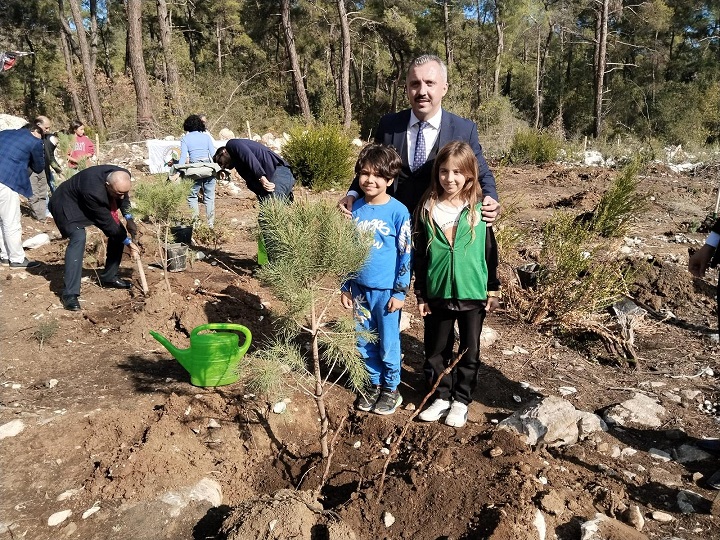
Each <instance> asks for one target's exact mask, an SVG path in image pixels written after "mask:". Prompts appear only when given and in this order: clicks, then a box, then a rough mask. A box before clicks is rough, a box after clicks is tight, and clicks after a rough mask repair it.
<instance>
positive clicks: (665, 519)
mask: <svg viewBox="0 0 720 540" xmlns="http://www.w3.org/2000/svg"><path fill="white" fill-rule="evenodd" d="M650 515H651V517H652V518H653V519H654V520H655V521H659V522H660V523H670V522H671V521H673V520H674V519H675V518H674V517H672V516H671V515H670V514H668V513H667V512H661V511H660V510H655V511H654V512H653V513H652V514H650Z"/></svg>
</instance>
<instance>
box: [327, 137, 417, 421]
mask: <svg viewBox="0 0 720 540" xmlns="http://www.w3.org/2000/svg"><path fill="white" fill-rule="evenodd" d="M401 167H402V160H401V159H400V156H399V155H398V154H397V152H396V151H395V149H394V148H392V147H389V146H384V145H381V144H369V145H367V146H366V147H365V148H363V150H362V151H361V152H360V156H359V157H358V159H357V163H356V164H355V174H356V175H357V176H358V179H359V182H360V186H361V187H362V190H363V194H364V196H363V197H362V198H360V199H358V200H357V201H355V202H354V204H353V207H352V219H353V220H354V221H355V223H356V225H357V227H358V229H360V230H364V231H370V232H372V234H373V244H372V247H371V248H370V254H369V256H368V258H367V260H366V261H365V264H364V265H363V267H362V269H361V270H360V271H359V272H358V274H357V276H354V277H353V278H352V279H350V280H348V281H346V282H345V283H344V284H343V286H342V296H341V303H342V305H343V307H345V308H347V309H351V308H353V309H354V310H355V313H354V315H355V320H356V321H357V325H358V327H360V328H362V329H364V330H371V331H373V332H374V333H375V334H377V341H376V342H369V341H367V340H365V339H360V340H359V343H358V349H359V351H360V355H361V356H362V357H363V359H364V360H365V366H366V368H367V371H368V374H369V376H370V384H371V386H370V388H369V389H364V390H363V391H361V392H360V394H359V395H358V400H357V403H356V407H357V408H358V409H359V410H361V411H373V412H375V413H376V414H381V415H388V414H392V413H394V412H395V410H396V409H397V407H398V406H399V405H400V404H401V403H402V396H401V395H400V392H399V391H398V386H399V384H400V363H401V354H400V312H401V310H402V307H403V305H404V304H405V295H406V294H407V291H408V287H409V286H410V265H411V257H412V228H411V226H410V212H408V209H407V208H406V207H405V205H403V204H402V203H401V202H400V201H398V200H397V199H394V198H393V197H391V196H390V195H389V194H388V187H389V186H391V185H392V183H393V182H394V181H395V179H396V178H397V176H398V174H399V173H400V169H401Z"/></svg>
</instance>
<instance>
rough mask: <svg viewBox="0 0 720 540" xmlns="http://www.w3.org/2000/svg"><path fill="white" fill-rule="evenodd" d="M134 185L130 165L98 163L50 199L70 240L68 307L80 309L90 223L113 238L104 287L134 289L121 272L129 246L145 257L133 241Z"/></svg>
mask: <svg viewBox="0 0 720 540" xmlns="http://www.w3.org/2000/svg"><path fill="white" fill-rule="evenodd" d="M131 187H132V184H131V181H130V172H129V171H127V170H126V169H123V168H121V167H116V166H114V165H96V166H93V167H88V168H87V169H84V170H82V171H80V172H78V173H77V174H75V175H74V176H73V177H72V178H70V179H69V180H66V181H65V182H63V183H62V184H60V186H58V188H57V189H56V190H55V193H54V194H53V196H52V197H51V199H50V212H52V215H53V217H54V218H55V224H56V225H57V228H58V230H59V231H60V234H62V237H63V238H68V239H69V240H70V242H69V243H68V246H67V248H66V250H65V274H64V277H63V279H64V289H63V291H62V296H61V298H62V303H63V306H64V307H65V309H67V310H69V311H78V310H80V309H81V307H80V302H79V297H80V280H81V278H82V263H83V256H84V254H85V240H86V238H87V233H86V231H85V228H86V227H88V226H89V225H95V226H96V227H97V228H99V229H100V230H101V231H102V232H103V233H105V236H107V238H108V243H107V255H106V258H105V270H104V272H102V273H101V274H100V280H99V282H100V286H101V287H103V288H113V289H130V288H131V287H132V283H131V282H129V281H127V280H124V279H120V278H119V277H118V275H117V273H118V270H119V269H120V261H121V259H122V254H123V250H124V248H125V246H127V247H129V248H130V250H131V253H132V255H133V257H139V256H140V248H139V247H138V246H137V245H136V244H135V243H134V242H133V239H134V238H135V236H136V235H137V226H136V225H135V222H134V221H133V218H132V215H131V214H130V198H129V197H128V193H129V192H130V188H131ZM119 212H122V214H123V216H124V218H125V224H126V225H125V226H123V224H122V223H121V221H120V216H119ZM126 227H127V228H126ZM128 233H130V236H129V237H128Z"/></svg>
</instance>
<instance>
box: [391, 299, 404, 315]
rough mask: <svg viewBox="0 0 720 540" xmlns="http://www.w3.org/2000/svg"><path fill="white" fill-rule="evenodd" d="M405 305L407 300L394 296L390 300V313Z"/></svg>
mask: <svg viewBox="0 0 720 540" xmlns="http://www.w3.org/2000/svg"><path fill="white" fill-rule="evenodd" d="M404 305H405V300H400V299H399V298H395V297H392V298H390V301H389V302H388V305H387V310H388V312H389V313H394V312H395V311H398V310H400V309H402V308H403V306H404Z"/></svg>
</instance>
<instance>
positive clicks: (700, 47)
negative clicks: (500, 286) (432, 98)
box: [0, 0, 720, 145]
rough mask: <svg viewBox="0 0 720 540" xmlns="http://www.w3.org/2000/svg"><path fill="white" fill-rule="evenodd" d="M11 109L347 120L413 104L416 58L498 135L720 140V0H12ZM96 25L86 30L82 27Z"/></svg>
mask: <svg viewBox="0 0 720 540" xmlns="http://www.w3.org/2000/svg"><path fill="white" fill-rule="evenodd" d="M0 13H2V17H0V47H2V48H4V49H5V50H20V51H28V52H32V53H34V54H32V55H30V56H25V57H22V58H19V59H18V63H17V65H16V67H15V68H13V69H12V70H10V71H8V72H6V73H3V74H2V75H0V109H1V110H2V111H3V112H7V113H11V114H18V115H23V116H26V117H32V116H34V115H36V114H46V115H48V116H49V117H51V118H52V119H53V120H54V122H55V127H56V128H61V127H63V126H65V125H67V124H68V122H69V120H71V119H73V118H79V119H81V120H83V121H85V122H86V123H87V124H88V126H89V127H90V128H91V130H94V131H96V132H98V133H100V135H101V137H102V138H103V139H106V140H112V141H134V140H138V138H147V137H153V136H164V135H166V134H168V133H173V134H179V132H181V124H182V119H183V118H184V116H186V115H187V114H191V113H204V114H206V115H207V116H208V119H209V124H210V128H211V131H214V132H217V131H218V130H219V129H220V128H222V127H229V128H231V129H233V130H234V131H235V132H236V133H237V134H242V133H245V126H246V122H249V123H250V124H251V126H252V129H253V131H255V132H260V133H262V132H263V131H266V130H273V131H276V132H277V131H282V130H285V129H288V128H289V127H290V126H292V125H296V124H298V123H309V122H314V121H320V122H323V123H338V124H340V125H343V126H345V127H346V128H348V129H350V130H351V131H354V132H355V133H357V134H359V135H361V136H362V137H363V138H367V137H368V136H369V135H370V132H371V129H372V128H373V126H375V125H376V123H377V120H378V118H379V116H380V115H382V114H384V113H386V112H388V111H391V110H397V109H400V108H403V107H405V106H406V100H405V97H404V89H403V84H404V76H405V72H406V69H407V65H408V62H409V61H410V60H411V59H412V58H413V57H414V56H416V55H418V54H421V53H434V54H437V55H438V56H440V57H441V58H443V59H445V60H446V62H447V64H448V66H449V80H450V91H449V92H448V95H447V96H446V98H445V100H444V106H445V108H447V109H449V110H451V111H453V112H455V113H457V114H460V115H462V116H466V117H469V118H472V119H473V120H475V121H476V122H477V123H478V125H479V128H480V132H481V139H482V140H483V143H484V144H485V145H487V144H488V142H489V141H488V139H490V140H500V139H506V140H509V138H510V137H511V136H512V134H511V132H512V131H513V130H515V129H517V128H518V127H520V126H523V125H526V126H529V127H531V128H537V129H546V130H550V131H552V132H553V133H556V134H558V135H562V136H564V137H566V138H569V139H572V138H578V137H582V136H584V135H589V136H593V137H595V138H597V139H599V140H610V141H615V140H620V138H622V139H626V138H630V139H634V140H639V141H648V140H653V141H659V142H662V143H671V144H685V145H704V144H717V142H718V140H719V139H720V76H719V75H720V0H648V1H642V0H624V1H623V0H594V1H593V0H544V1H540V0H494V1H492V0H467V1H458V0H435V1H418V0H384V1H381V0H367V1H364V2H362V1H360V2H356V1H348V0H312V1H309V0H292V1H291V0H277V1H268V0H213V1H208V0H205V1H202V0H183V1H180V2H174V1H172V0H144V1H143V0H125V1H118V0H32V1H30V2H28V1H27V0H0ZM78 29H82V31H80V32H78Z"/></svg>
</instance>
